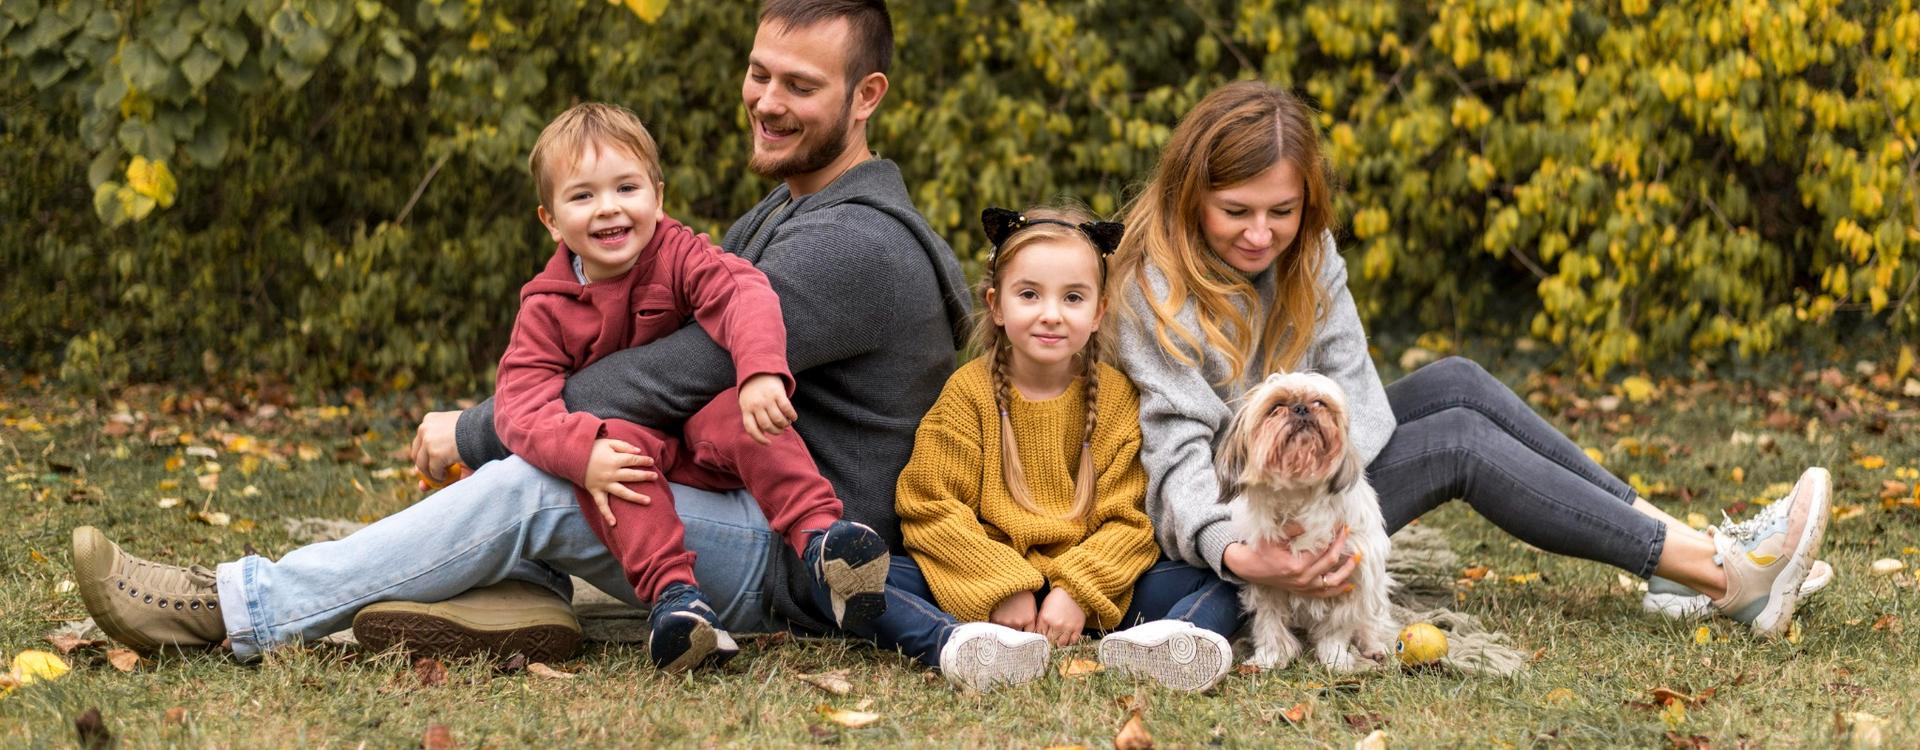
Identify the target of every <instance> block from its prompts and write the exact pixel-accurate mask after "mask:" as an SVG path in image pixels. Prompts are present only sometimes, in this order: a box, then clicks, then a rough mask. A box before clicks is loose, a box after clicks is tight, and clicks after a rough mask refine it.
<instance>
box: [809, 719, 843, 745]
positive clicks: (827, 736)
mask: <svg viewBox="0 0 1920 750" xmlns="http://www.w3.org/2000/svg"><path fill="white" fill-rule="evenodd" d="M807 734H810V735H813V741H814V742H818V743H821V744H826V743H829V742H836V741H838V740H839V736H838V735H836V734H834V732H833V730H831V729H828V728H826V727H825V726H824V725H821V724H815V723H813V722H807Z"/></svg>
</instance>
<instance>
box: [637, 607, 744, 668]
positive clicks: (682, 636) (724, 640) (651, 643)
mask: <svg viewBox="0 0 1920 750" xmlns="http://www.w3.org/2000/svg"><path fill="white" fill-rule="evenodd" d="M680 620H685V621H686V622H685V624H681V622H680ZM675 625H678V627H675ZM661 646H665V647H667V648H672V649H678V650H679V651H680V655H679V656H676V657H674V659H673V661H670V662H667V663H665V664H661V663H660V662H659V661H657V660H656V661H655V662H654V664H655V665H657V666H659V667H660V669H662V670H664V671H667V672H685V671H687V670H689V669H692V668H694V667H697V666H700V665H701V664H704V663H709V662H711V664H712V665H714V666H719V665H721V664H725V663H726V662H727V660H728V659H732V658H733V656H734V654H737V653H739V652H740V647H739V646H738V645H736V644H735V643H734V642H733V636H732V635H729V634H728V633H727V632H726V631H724V630H721V629H719V628H716V627H714V626H713V625H711V624H709V623H708V622H707V621H706V619H705V618H703V617H700V616H699V615H693V614H688V615H686V617H684V618H677V619H676V622H674V623H672V624H670V625H668V626H667V627H665V628H663V629H662V630H661V631H660V632H658V633H655V634H654V635H653V636H651V637H649V638H648V639H647V650H648V651H649V652H650V653H651V652H655V650H656V649H658V648H659V647H661Z"/></svg>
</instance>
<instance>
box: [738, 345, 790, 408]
mask: <svg viewBox="0 0 1920 750" xmlns="http://www.w3.org/2000/svg"><path fill="white" fill-rule="evenodd" d="M733 373H734V378H735V380H734V382H733V387H735V388H739V387H740V386H743V385H746V384H747V381H748V380H750V379H752V378H753V377H754V376H756V375H778V376H780V383H781V385H782V386H783V387H784V388H785V389H786V393H787V397H788V398H792V397H793V388H794V385H795V383H794V380H793V373H792V372H791V371H789V370H788V369H787V358H786V357H782V356H780V355H777V354H765V355H760V356H750V357H742V358H740V359H738V360H735V361H734V363H733Z"/></svg>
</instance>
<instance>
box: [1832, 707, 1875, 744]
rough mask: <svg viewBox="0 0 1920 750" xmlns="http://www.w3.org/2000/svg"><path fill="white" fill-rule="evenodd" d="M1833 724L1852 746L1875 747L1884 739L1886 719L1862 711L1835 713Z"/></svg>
mask: <svg viewBox="0 0 1920 750" xmlns="http://www.w3.org/2000/svg"><path fill="white" fill-rule="evenodd" d="M1834 725H1835V728H1836V729H1838V730H1839V731H1840V732H1841V733H1843V734H1845V735H1846V737H1847V744H1848V745H1850V746H1852V747H1861V748H1875V747H1879V746H1880V745H1881V744H1882V743H1883V742H1885V741H1886V737H1885V730H1886V726H1887V720H1886V719H1882V718H1880V717H1878V716H1874V715H1873V714H1870V713H1866V712H1864V711H1848V712H1846V713H1841V714H1835V715H1834Z"/></svg>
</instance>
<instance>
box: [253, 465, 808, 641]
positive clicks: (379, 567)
mask: <svg viewBox="0 0 1920 750" xmlns="http://www.w3.org/2000/svg"><path fill="white" fill-rule="evenodd" d="M673 503H674V508H675V510H677V511H678V512H679V515H680V520H681V521H682V522H683V523H685V524H686V540H687V541H686V543H687V548H688V549H690V550H693V552H694V553H695V554H697V555H698V556H699V559H698V560H697V561H696V562H695V564H694V575H695V577H697V578H698V579H699V581H700V588H701V591H703V592H704V593H705V594H706V595H707V598H708V599H709V600H710V601H711V602H712V603H713V606H714V608H715V609H716V610H717V611H718V612H719V614H720V623H721V626H722V627H724V628H726V629H728V630H731V631H735V632H764V631H767V630H770V629H772V626H771V624H770V622H769V619H768V617H767V605H766V598H765V594H764V589H763V584H764V579H765V577H766V569H767V561H768V555H769V554H771V553H772V552H773V551H774V550H773V546H774V545H776V544H782V543H783V542H782V540H780V539H779V538H778V537H776V536H775V535H774V534H773V532H772V531H770V530H769V529H768V528H767V520H766V517H765V516H764V515H763V514H762V513H761V512H760V507H759V506H758V505H757V504H755V503H754V502H753V499H752V498H750V497H748V496H746V494H745V493H743V492H732V493H715V492H708V491H703V490H698V489H694V488H691V487H683V486H680V485H674V487H673ZM217 573H218V585H219V592H220V607H221V609H222V610H223V614H224V617H225V619H226V625H227V635H228V637H229V638H230V639H231V640H232V645H233V652H234V656H235V657H236V658H239V659H242V660H251V659H256V658H259V656H260V654H261V652H263V651H265V650H268V649H271V648H273V647H276V646H280V645H284V644H288V643H294V642H298V641H305V640H314V639H318V638H321V637H324V636H326V635H327V634H329V633H333V632H336V631H339V630H342V629H344V628H346V627H347V626H348V625H349V623H351V622H352V619H353V615H354V613H356V612H359V611H360V608H362V607H365V606H367V605H369V604H373V603H376V602H382V601H393V600H398V601H415V602H436V601H440V600H443V599H447V598H449V597H452V596H455V595H457V594H460V593H461V592H464V591H467V590H468V589H472V588H475V587H477V586H486V585H489V584H492V583H497V582H499V581H501V580H503V579H508V578H511V579H516V580H522V581H529V582H532V583H537V584H539V585H542V586H546V587H547V588H549V589H552V590H553V591H554V593H556V594H558V595H560V596H561V597H562V598H567V597H570V596H571V595H572V591H573V586H572V583H571V581H570V580H569V579H568V578H567V576H568V575H575V576H579V577H580V578H582V579H584V580H586V581H587V582H588V583H591V584H593V586H594V587H595V588H598V589H600V590H601V591H605V592H607V594H609V595H611V596H613V597H615V598H617V599H620V600H621V601H624V602H627V603H628V604H632V605H635V606H645V605H644V603H643V602H640V601H638V600H636V598H635V596H634V592H633V587H632V586H630V585H628V583H627V579H626V576H625V574H623V573H622V572H621V570H620V564H619V563H618V562H617V561H616V560H615V559H614V558H613V556H612V555H611V554H610V553H608V552H607V548H606V545H604V544H601V542H600V539H599V538H598V537H595V536H594V535H593V530H592V529H591V528H589V527H588V526H587V521H586V518H585V517H584V516H583V515H582V514H581V511H580V506H579V504H578V503H577V502H576V501H575V500H574V493H573V485H571V484H569V483H568V482H567V481H566V480H563V479H559V478H556V477H554V476H552V475H550V474H547V473H545V472H542V471H540V470H539V469H535V468H533V467H532V466H531V465H529V464H527V462H526V461H525V460H523V459H520V458H518V457H515V458H509V459H506V460H504V461H495V462H493V463H489V464H487V465H485V466H482V467H480V469H479V470H478V471H475V472H474V473H473V475H472V476H469V477H467V478H465V479H462V480H460V481H458V482H454V483H453V484H452V485H449V486H448V487H446V488H445V489H442V490H440V491H438V492H435V493H433V494H432V495H429V496H427V497H426V498H425V499H423V500H421V501H420V502H418V503H415V504H414V505H413V506H412V507H409V508H407V509H406V510H403V511H400V512H399V513H395V514H393V515H391V516H388V517H386V518H383V519H380V520H379V521H377V522H375V523H374V524H373V525H371V526H368V527H366V528H364V529H361V530H360V531H358V532H356V533H354V534H353V535H352V536H349V537H347V538H345V539H341V540H338V541H332V542H321V543H319V544H311V545H308V546H305V547H301V548H300V549H296V550H294V551H292V552H289V553H287V555H286V556H285V557H282V558H280V559H279V560H278V561H269V560H267V559H265V558H261V557H258V556H248V557H245V558H242V559H240V560H239V561H237V562H230V563H222V564H221V565H220V566H219V567H218V570H217Z"/></svg>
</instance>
